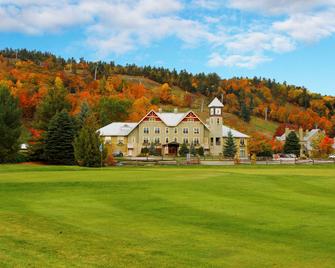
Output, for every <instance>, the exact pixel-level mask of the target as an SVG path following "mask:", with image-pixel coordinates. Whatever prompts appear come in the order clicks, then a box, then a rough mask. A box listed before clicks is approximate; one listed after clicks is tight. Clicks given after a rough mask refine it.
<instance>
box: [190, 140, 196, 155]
mask: <svg viewBox="0 0 335 268" xmlns="http://www.w3.org/2000/svg"><path fill="white" fill-rule="evenodd" d="M190 154H191V155H193V156H196V155H197V150H196V149H195V146H194V144H193V142H192V143H191V146H190Z"/></svg>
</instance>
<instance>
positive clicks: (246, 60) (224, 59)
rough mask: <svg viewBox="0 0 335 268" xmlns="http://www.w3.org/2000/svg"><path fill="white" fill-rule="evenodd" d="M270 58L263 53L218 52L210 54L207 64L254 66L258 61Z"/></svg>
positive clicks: (216, 65)
mask: <svg viewBox="0 0 335 268" xmlns="http://www.w3.org/2000/svg"><path fill="white" fill-rule="evenodd" d="M270 60H271V59H270V58H268V57H266V56H263V55H237V54H233V55H228V56H221V55H220V54H219V53H213V54H212V55H210V57H209V60H208V65H209V66H211V67H220V66H226V67H235V66H236V67H241V68H254V67H255V66H256V65H258V64H260V63H264V62H267V61H270Z"/></svg>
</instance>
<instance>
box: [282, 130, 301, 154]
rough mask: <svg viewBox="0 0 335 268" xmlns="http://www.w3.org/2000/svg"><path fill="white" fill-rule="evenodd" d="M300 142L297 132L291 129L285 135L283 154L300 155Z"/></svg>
mask: <svg viewBox="0 0 335 268" xmlns="http://www.w3.org/2000/svg"><path fill="white" fill-rule="evenodd" d="M300 146H301V145H300V143H299V138H298V136H297V134H296V133H295V132H294V131H291V132H290V133H289V134H288V136H287V137H286V140H285V144H284V153H285V154H295V155H296V156H299V155H300Z"/></svg>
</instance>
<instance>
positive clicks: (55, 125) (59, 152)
mask: <svg viewBox="0 0 335 268" xmlns="http://www.w3.org/2000/svg"><path fill="white" fill-rule="evenodd" d="M74 137H75V124H74V119H73V118H71V117H70V115H69V114H68V112H66V111H62V112H60V113H57V114H56V115H55V116H54V117H53V118H52V119H51V121H50V124H49V127H48V131H47V134H46V139H45V157H46V160H47V161H48V162H49V163H51V164H64V165H73V164H74V162H75V161H74V149H73V141H74Z"/></svg>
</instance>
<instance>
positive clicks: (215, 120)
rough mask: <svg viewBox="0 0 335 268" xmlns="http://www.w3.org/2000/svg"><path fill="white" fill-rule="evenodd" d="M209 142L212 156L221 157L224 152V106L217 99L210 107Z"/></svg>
mask: <svg viewBox="0 0 335 268" xmlns="http://www.w3.org/2000/svg"><path fill="white" fill-rule="evenodd" d="M208 108H209V130H210V134H209V140H210V152H211V154H212V155H219V154H220V153H222V151H223V144H222V142H223V139H222V125H223V123H222V108H223V104H222V102H221V101H220V100H219V99H218V98H215V99H214V100H213V101H212V102H211V103H210V104H209V105H208Z"/></svg>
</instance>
